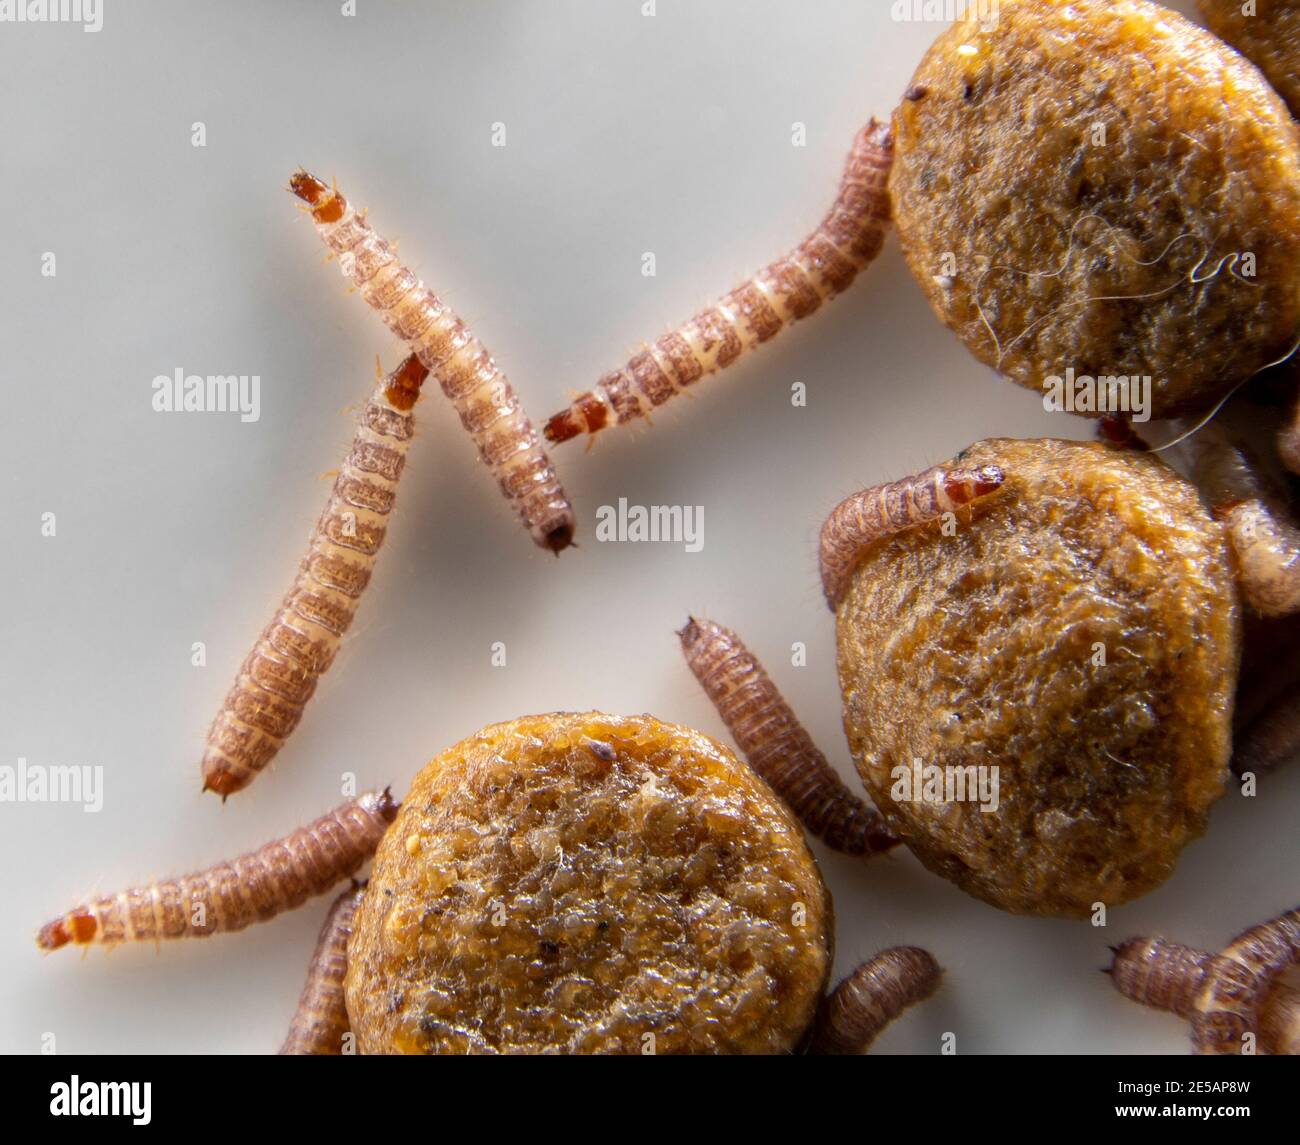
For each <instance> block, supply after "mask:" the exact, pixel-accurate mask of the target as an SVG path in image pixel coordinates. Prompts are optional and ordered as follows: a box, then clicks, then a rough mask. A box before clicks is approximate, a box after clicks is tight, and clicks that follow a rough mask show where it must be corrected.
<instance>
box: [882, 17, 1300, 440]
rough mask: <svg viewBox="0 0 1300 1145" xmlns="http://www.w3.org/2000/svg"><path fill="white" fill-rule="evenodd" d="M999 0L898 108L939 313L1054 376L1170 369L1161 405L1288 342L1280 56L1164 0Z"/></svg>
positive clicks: (1294, 243)
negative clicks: (1247, 46) (1276, 71)
mask: <svg viewBox="0 0 1300 1145" xmlns="http://www.w3.org/2000/svg"><path fill="white" fill-rule="evenodd" d="M977 8H978V6H972V7H971V8H970V9H969V10H968V16H967V17H966V18H965V19H964V20H959V21H957V22H956V23H955V24H954V25H953V26H952V27H951V28H950V29H949V30H948V31H946V32H944V33H943V34H942V35H941V36H940V37H939V38H938V40H937V41H936V42H935V44H934V45H933V46H932V47H931V49H930V50H929V52H928V53H927V54H926V56H925V58H924V59H923V61H922V63H921V65H920V67H919V68H918V69H917V72H916V74H915V76H914V79H913V83H914V85H915V87H917V88H921V89H924V91H925V95H924V97H923V98H919V99H909V100H905V101H904V102H903V103H902V104H901V105H900V107H899V108H898V110H897V112H896V113H895V116H894V129H895V139H896V149H895V160H894V167H893V172H892V175H891V179H890V190H891V196H892V203H893V213H894V219H895V221H896V223H897V226H898V232H899V238H900V241H901V243H902V246H903V251H904V254H905V255H906V257H907V260H908V263H909V265H910V266H911V268H912V272H913V274H914V275H915V276H916V278H917V281H918V282H920V284H921V286H922V288H923V289H924V290H925V292H926V294H927V296H928V297H929V300H930V303H931V305H932V306H933V307H934V309H935V311H936V313H937V314H938V315H939V317H940V318H941V319H942V320H943V321H944V322H945V323H946V324H947V325H948V326H949V327H951V328H952V329H953V330H954V331H955V332H956V333H957V334H958V336H959V337H960V338H961V339H962V341H963V342H964V343H965V344H966V346H967V347H968V348H969V349H970V350H971V351H972V352H973V353H974V354H975V355H976V356H977V357H979V358H980V359H981V360H982V361H984V362H986V363H988V364H989V365H991V366H993V367H994V368H995V369H997V370H999V371H1000V372H1002V373H1004V374H1005V375H1006V376H1007V377H1009V378H1011V379H1012V380H1014V381H1016V382H1018V383H1019V384H1021V385H1023V386H1026V387H1029V388H1030V389H1034V390H1037V391H1039V392H1042V388H1043V384H1044V381H1045V379H1047V378H1049V377H1053V376H1064V374H1065V372H1066V369H1067V368H1069V367H1073V369H1074V370H1075V373H1076V375H1088V376H1115V375H1125V376H1132V375H1136V376H1143V375H1150V376H1151V378H1152V398H1153V413H1154V414H1155V416H1157V417H1162V416H1169V415H1172V414H1176V413H1178V412H1181V411H1185V410H1191V409H1197V408H1200V407H1204V406H1207V405H1209V404H1210V403H1211V402H1212V401H1214V400H1215V399H1216V398H1218V397H1221V396H1222V395H1223V394H1224V393H1225V392H1226V390H1227V389H1228V387H1230V386H1231V385H1233V384H1234V383H1237V382H1240V381H1241V380H1243V379H1245V378H1247V377H1249V376H1251V375H1252V374H1254V373H1255V372H1256V371H1257V370H1259V369H1260V368H1261V367H1262V366H1264V365H1265V364H1267V363H1270V362H1273V361H1275V360H1276V359H1277V358H1279V357H1280V356H1281V355H1283V354H1285V353H1286V351H1288V350H1289V349H1290V348H1291V347H1292V346H1293V345H1294V342H1295V338H1296V333H1297V330H1300V131H1298V130H1297V127H1296V124H1295V123H1294V121H1293V120H1292V117H1291V115H1290V114H1289V112H1288V111H1287V108H1286V106H1285V104H1284V103H1283V102H1282V100H1281V99H1280V98H1278V96H1277V94H1276V93H1275V92H1274V91H1272V89H1271V88H1269V86H1268V85H1267V84H1266V83H1264V82H1263V80H1262V78H1261V76H1260V74H1259V72H1258V71H1257V70H1256V69H1255V68H1254V67H1253V66H1251V65H1250V64H1249V63H1248V62H1247V61H1245V60H1244V59H1242V57H1240V56H1239V55H1238V54H1237V53H1236V52H1233V51H1232V50H1231V49H1229V48H1228V47H1227V46H1226V45H1225V44H1223V43H1222V42H1221V41H1220V40H1218V39H1217V38H1216V37H1214V36H1212V35H1210V34H1209V33H1207V32H1206V31H1205V30H1204V29H1201V28H1197V27H1196V26H1194V25H1193V24H1191V23H1190V22H1189V21H1187V20H1185V19H1183V18H1182V17H1181V16H1179V15H1177V14H1176V13H1174V12H1171V11H1169V10H1168V9H1167V8H1164V7H1161V6H1157V5H1154V4H1150V3H1147V2H1146V0H1072V2H1071V3H1068V4H1067V3H1062V2H1058V0H1002V3H1000V4H999V6H998V19H997V20H996V21H993V22H989V25H988V26H987V27H984V28H982V27H981V25H980V21H979V19H978V11H977ZM1248 254H1249V255H1250V256H1251V260H1252V261H1253V266H1250V265H1249V264H1248V263H1247V262H1246V261H1245V257H1246V255H1248ZM1248 270H1253V271H1254V274H1253V276H1251V275H1249V274H1247V271H1248Z"/></svg>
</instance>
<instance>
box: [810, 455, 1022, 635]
mask: <svg viewBox="0 0 1300 1145" xmlns="http://www.w3.org/2000/svg"><path fill="white" fill-rule="evenodd" d="M1005 480H1006V475H1005V474H1004V473H1003V471H1002V469H1001V468H1000V467H999V466H997V465H981V466H979V467H977V468H974V469H960V468H958V469H946V468H944V467H943V466H940V465H936V466H934V467H933V468H931V469H927V470H925V472H923V473H917V474H915V475H914V476H912V477H904V478H903V479H902V480H901V481H893V482H891V483H889V484H888V485H874V486H872V487H871V488H870V489H864V490H862V492H860V493H854V494H853V495H852V496H851V497H846V498H845V499H844V500H843V501H841V502H840V503H839V504H838V505H836V506H835V508H834V509H832V510H831V514H830V516H829V517H827V518H826V521H825V523H824V524H823V525H822V531H821V547H820V559H821V573H822V590H823V591H824V592H825V594H826V603H827V604H828V605H830V608H831V611H832V612H834V611H835V609H836V608H837V607H838V606H839V603H840V599H841V597H842V596H843V595H844V592H845V590H846V589H847V588H848V586H849V581H850V579H851V578H852V576H853V571H854V569H856V568H857V566H858V562H859V561H860V560H861V559H862V557H863V556H864V555H865V553H866V550H867V549H868V548H869V547H870V546H871V545H873V544H875V543H876V542H877V541H880V540H883V539H885V538H886V537H891V536H893V535H894V534H896V533H900V532H902V531H903V530H904V529H910V528H912V527H913V526H915V525H921V524H924V523H925V522H926V521H934V520H937V519H938V518H940V517H942V516H943V515H944V514H945V513H951V512H954V511H955V510H957V509H959V508H961V507H962V506H963V505H969V504H970V503H971V502H972V501H975V500H976V499H978V498H980V497H987V496H988V495H989V494H990V493H993V492H994V491H996V490H997V489H1000V488H1001V487H1002V484H1003V482H1004V481H1005Z"/></svg>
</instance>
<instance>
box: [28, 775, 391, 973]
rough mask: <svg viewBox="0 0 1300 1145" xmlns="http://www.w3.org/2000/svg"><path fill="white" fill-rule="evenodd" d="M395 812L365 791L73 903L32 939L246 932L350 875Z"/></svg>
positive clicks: (55, 942)
mask: <svg viewBox="0 0 1300 1145" xmlns="http://www.w3.org/2000/svg"><path fill="white" fill-rule="evenodd" d="M396 816H397V803H396V802H395V801H394V800H393V798H392V796H391V795H390V794H389V793H388V791H387V790H385V791H371V792H368V793H367V794H365V795H360V796H358V797H357V798H356V799H350V800H348V802H346V803H344V804H342V805H340V806H339V807H336V808H335V809H334V810H333V811H331V812H329V813H328V814H326V815H322V816H321V817H320V818H319V819H317V820H315V821H314V822H312V823H308V824H307V826H305V827H300V828H299V829H298V830H296V831H294V832H293V833H292V834H290V835H286V836H285V837H284V838H283V839H277V840H275V842H273V843H268V844H266V846H264V847H259V848H258V849H257V850H256V851H250V852H249V853H248V854H246V855H241V856H240V857H239V858H238V859H235V860H234V861H233V862H227V863H218V864H217V865H216V866H214V867H210V868H208V869H207V870H205V871H198V872H196V873H194V874H191V875H185V876H183V877H181V878H178V879H167V880H164V881H162V882H152V883H149V884H147V885H145V886H139V887H132V888H131V889H130V890H126V891H122V892H120V893H119V894H115V895H105V896H103V897H101V898H96V899H94V900H92V901H91V902H89V903H85V904H83V905H81V906H78V907H76V908H75V909H73V910H71V911H69V912H68V913H67V914H65V915H61V916H60V917H59V918H56V919H54V920H53V921H51V922H48V923H46V924H45V925H44V926H43V927H41V929H40V930H39V931H38V932H37V935H36V944H37V945H38V946H39V947H41V949H42V950H58V949H59V947H61V946H66V945H67V944H68V943H69V942H72V943H76V944H77V945H79V946H86V945H89V944H91V943H98V944H102V945H107V946H111V945H114V944H116V943H119V942H147V941H157V940H158V939H162V938H203V937H206V936H207V935H209V934H215V933H217V932H218V931H232V930H243V929H244V927H246V926H248V925H249V924H250V923H252V922H265V921H266V920H267V919H270V918H274V917H275V916H276V915H277V914H280V913H281V912H283V911H286V910H292V909H293V908H294V907H298V906H301V905H302V904H303V903H304V902H306V901H307V899H308V898H310V897H311V896H313V895H319V894H324V893H325V892H326V891H327V890H329V889H330V888H331V887H333V886H336V885H337V884H338V883H340V882H341V881H342V880H343V879H346V878H347V877H348V876H349V875H351V874H353V873H354V872H355V871H356V870H357V868H358V867H360V866H361V864H362V863H364V862H365V861H366V859H368V858H369V857H370V855H371V854H373V853H374V850H375V848H376V847H377V846H378V845H379V840H380V838H381V837H382V836H383V834H384V832H385V831H386V830H387V829H388V824H389V823H391V822H392V821H393V819H394V818H396Z"/></svg>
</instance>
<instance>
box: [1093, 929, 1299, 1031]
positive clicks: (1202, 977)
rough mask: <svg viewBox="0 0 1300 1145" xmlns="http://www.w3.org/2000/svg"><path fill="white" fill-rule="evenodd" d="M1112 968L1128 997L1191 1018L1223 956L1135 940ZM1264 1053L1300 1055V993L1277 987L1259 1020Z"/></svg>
mask: <svg viewBox="0 0 1300 1145" xmlns="http://www.w3.org/2000/svg"><path fill="white" fill-rule="evenodd" d="M1114 955H1115V957H1114V959H1113V961H1112V962H1111V965H1110V966H1109V967H1108V968H1107V969H1106V973H1107V974H1109V975H1110V980H1111V984H1112V985H1113V986H1114V987H1115V989H1116V990H1118V991H1119V992H1120V993H1121V994H1123V995H1124V997H1126V998H1129V999H1131V1000H1132V1001H1134V1002H1137V1003H1139V1004H1141V1005H1143V1006H1150V1007H1151V1008H1152V1009H1153V1010H1165V1011H1168V1012H1169V1013H1172V1014H1177V1015H1178V1016H1179V1017H1180V1018H1190V1017H1191V1015H1192V1011H1193V1008H1194V1007H1195V1005H1196V998H1197V995H1198V994H1200V992H1201V991H1202V990H1203V989H1204V987H1205V983H1206V981H1207V980H1208V978H1209V976H1210V975H1211V974H1213V973H1214V967H1215V962H1216V960H1217V956H1216V955H1214V954H1211V953H1210V952H1209V951H1206V950H1193V949H1192V948H1191V947H1190V946H1183V945H1181V944H1180V943H1177V942H1169V941H1167V940H1166V939H1163V938H1133V939H1130V940H1129V941H1128V942H1125V943H1123V944H1122V945H1120V946H1117V947H1115V948H1114ZM1259 1048H1260V1049H1261V1050H1262V1051H1263V1052H1264V1053H1266V1054H1297V1053H1300V991H1298V990H1295V989H1293V988H1292V987H1290V986H1288V985H1287V984H1286V983H1285V982H1278V983H1276V984H1275V985H1274V986H1273V988H1272V989H1271V990H1270V991H1269V992H1268V994H1267V996H1266V997H1265V998H1264V1001H1263V1004H1262V1005H1261V1007H1260V1016H1259Z"/></svg>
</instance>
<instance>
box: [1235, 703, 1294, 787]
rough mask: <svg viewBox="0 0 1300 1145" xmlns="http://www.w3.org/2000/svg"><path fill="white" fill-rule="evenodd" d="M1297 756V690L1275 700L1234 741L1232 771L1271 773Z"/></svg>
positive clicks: (1240, 773)
mask: <svg viewBox="0 0 1300 1145" xmlns="http://www.w3.org/2000/svg"><path fill="white" fill-rule="evenodd" d="M1297 756H1300V687H1295V688H1292V689H1291V690H1290V691H1288V692H1285V693H1283V695H1282V696H1281V697H1280V698H1279V699H1278V700H1276V701H1275V702H1274V703H1273V705H1272V706H1271V707H1270V708H1269V710H1268V711H1266V712H1263V713H1261V714H1260V715H1258V716H1256V717H1255V719H1253V720H1252V721H1251V722H1250V724H1249V726H1247V728H1246V730H1245V732H1244V734H1242V735H1240V736H1238V737H1237V742H1236V743H1235V744H1233V748H1232V770H1233V771H1235V772H1236V773H1237V774H1238V775H1242V774H1244V773H1245V772H1247V771H1272V770H1273V769H1274V768H1275V767H1278V766H1280V765H1281V764H1284V763H1289V762H1290V761H1291V760H1293V759H1295V758H1296V757H1297Z"/></svg>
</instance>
